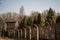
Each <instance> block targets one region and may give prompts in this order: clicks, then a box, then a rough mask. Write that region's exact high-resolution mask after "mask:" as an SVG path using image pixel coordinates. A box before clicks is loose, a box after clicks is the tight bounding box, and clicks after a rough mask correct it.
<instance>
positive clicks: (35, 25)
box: [35, 25, 39, 40]
mask: <svg viewBox="0 0 60 40" xmlns="http://www.w3.org/2000/svg"><path fill="white" fill-rule="evenodd" d="M35 26H36V29H37V40H39V28H38V26H37V25H35Z"/></svg>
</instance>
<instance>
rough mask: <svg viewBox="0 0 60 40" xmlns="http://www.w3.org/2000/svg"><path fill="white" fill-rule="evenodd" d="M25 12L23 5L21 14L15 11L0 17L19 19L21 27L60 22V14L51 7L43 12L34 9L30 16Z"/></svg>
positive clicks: (3, 18)
mask: <svg viewBox="0 0 60 40" xmlns="http://www.w3.org/2000/svg"><path fill="white" fill-rule="evenodd" d="M24 13H25V12H24V7H23V6H22V7H21V8H20V13H19V14H17V13H15V12H14V13H11V12H8V13H3V14H1V15H0V18H2V20H10V19H12V20H13V19H14V20H17V21H18V24H19V28H21V27H27V26H31V27H33V26H34V25H40V26H41V27H42V26H46V25H52V24H55V23H60V14H59V13H56V12H55V11H54V10H53V9H52V8H49V10H45V11H44V12H42V13H40V12H38V11H32V12H31V15H30V16H26V15H24Z"/></svg>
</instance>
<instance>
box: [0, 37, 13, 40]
mask: <svg viewBox="0 0 60 40" xmlns="http://www.w3.org/2000/svg"><path fill="white" fill-rule="evenodd" d="M0 40H14V39H10V38H7V37H0Z"/></svg>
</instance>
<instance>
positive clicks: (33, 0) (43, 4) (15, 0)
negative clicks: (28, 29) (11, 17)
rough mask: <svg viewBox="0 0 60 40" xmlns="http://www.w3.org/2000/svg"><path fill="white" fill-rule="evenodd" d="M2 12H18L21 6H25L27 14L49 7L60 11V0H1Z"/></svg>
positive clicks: (0, 7) (0, 9)
mask: <svg viewBox="0 0 60 40" xmlns="http://www.w3.org/2000/svg"><path fill="white" fill-rule="evenodd" d="M0 2H1V3H2V4H0V13H4V12H17V13H19V10H20V8H21V6H22V5H23V6H24V10H25V14H26V15H29V14H30V13H31V11H39V12H43V11H44V10H47V9H49V8H52V9H54V10H55V11H56V12H60V0H1V1H0Z"/></svg>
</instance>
